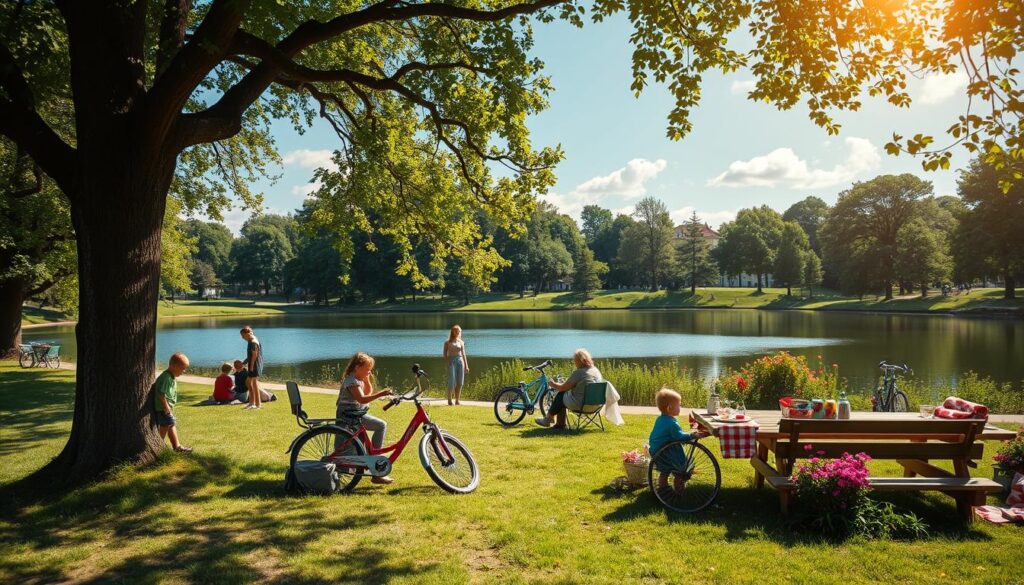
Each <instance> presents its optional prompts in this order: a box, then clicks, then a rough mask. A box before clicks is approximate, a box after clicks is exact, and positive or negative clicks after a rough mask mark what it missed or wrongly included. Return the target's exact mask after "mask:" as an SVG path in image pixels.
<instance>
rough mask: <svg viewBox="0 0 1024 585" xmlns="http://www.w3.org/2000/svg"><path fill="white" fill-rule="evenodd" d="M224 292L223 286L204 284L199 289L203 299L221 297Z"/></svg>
mask: <svg viewBox="0 0 1024 585" xmlns="http://www.w3.org/2000/svg"><path fill="white" fill-rule="evenodd" d="M222 292H224V287H223V286H204V287H200V289H199V297H200V298H203V299H219V298H220V295H221V293H222Z"/></svg>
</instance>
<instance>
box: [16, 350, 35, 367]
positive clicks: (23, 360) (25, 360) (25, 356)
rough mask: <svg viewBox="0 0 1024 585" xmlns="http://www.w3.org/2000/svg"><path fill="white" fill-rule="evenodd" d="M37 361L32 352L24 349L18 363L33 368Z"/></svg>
mask: <svg viewBox="0 0 1024 585" xmlns="http://www.w3.org/2000/svg"><path fill="white" fill-rule="evenodd" d="M35 363H36V360H35V358H34V357H33V356H32V353H31V352H27V351H23V352H21V355H19V356H18V364H19V365H21V367H23V368H31V367H32V366H34V365H35Z"/></svg>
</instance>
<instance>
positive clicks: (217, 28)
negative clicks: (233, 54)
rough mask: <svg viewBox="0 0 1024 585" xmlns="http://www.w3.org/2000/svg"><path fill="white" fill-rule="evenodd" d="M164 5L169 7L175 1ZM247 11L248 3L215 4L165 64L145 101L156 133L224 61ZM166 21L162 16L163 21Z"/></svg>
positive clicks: (226, 1)
mask: <svg viewBox="0 0 1024 585" xmlns="http://www.w3.org/2000/svg"><path fill="white" fill-rule="evenodd" d="M167 1H168V3H172V2H173V1H174V0H167ZM183 1H187V0H183ZM247 7H248V2H246V1H243V0H214V2H213V5H211V6H210V10H209V12H207V14H206V17H205V18H204V19H203V22H202V23H201V24H200V25H199V28H197V29H196V32H195V34H194V35H192V38H191V39H190V40H189V42H187V43H185V45H184V46H183V47H182V48H181V49H180V50H179V51H178V52H177V54H175V55H174V57H173V58H172V59H171V61H170V62H169V63H167V66H166V68H165V69H164V71H163V72H162V73H160V74H158V75H157V78H156V80H155V81H154V83H153V88H152V89H151V90H150V92H149V96H148V97H147V103H148V104H149V105H150V108H151V112H150V122H151V123H153V124H156V125H157V126H158V130H164V129H167V128H169V127H170V125H171V123H172V122H173V121H174V120H175V119H177V117H178V116H179V115H180V112H181V108H182V107H184V105H185V102H186V101H187V100H188V98H189V96H190V95H192V92H193V91H194V90H195V88H196V87H197V86H198V85H199V84H200V83H201V82H202V81H203V79H204V78H205V77H206V76H207V74H209V72H210V71H211V70H213V68H214V67H216V66H217V64H218V63H220V62H221V61H223V59H224V56H225V55H226V54H227V52H228V47H229V46H230V44H231V38H232V36H233V35H234V34H235V31H236V30H238V25H239V23H240V22H241V21H242V15H243V13H244V12H245V9H246V8H247ZM166 18H167V15H166V14H165V20H166ZM162 30H163V25H161V31H162ZM161 36H162V35H161ZM239 118H241V112H239ZM240 125H241V122H240V121H239V126H240ZM161 134H162V133H161Z"/></svg>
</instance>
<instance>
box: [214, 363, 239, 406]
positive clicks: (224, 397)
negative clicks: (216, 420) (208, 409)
mask: <svg viewBox="0 0 1024 585" xmlns="http://www.w3.org/2000/svg"><path fill="white" fill-rule="evenodd" d="M234 386H235V381H234V379H232V378H231V364H229V363H227V362H224V363H223V364H222V365H221V366H220V375H219V376H217V380H216V381H214V383H213V399H214V400H216V401H217V402H231V401H232V400H234V399H235V392H234V390H233V388H234Z"/></svg>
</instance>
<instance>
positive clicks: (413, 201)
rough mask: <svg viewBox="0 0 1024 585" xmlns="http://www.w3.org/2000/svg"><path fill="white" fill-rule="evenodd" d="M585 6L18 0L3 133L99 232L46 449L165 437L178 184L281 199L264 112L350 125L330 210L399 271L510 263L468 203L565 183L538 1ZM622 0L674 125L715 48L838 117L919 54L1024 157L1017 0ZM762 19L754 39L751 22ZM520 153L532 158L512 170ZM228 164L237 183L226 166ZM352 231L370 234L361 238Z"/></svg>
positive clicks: (575, 18)
mask: <svg viewBox="0 0 1024 585" xmlns="http://www.w3.org/2000/svg"><path fill="white" fill-rule="evenodd" d="M582 12H584V7H583V6H582V5H580V4H578V3H576V2H573V1H571V0H535V1H532V2H531V1H526V2H521V3H518V2H515V0H495V1H494V2H487V3H484V2H480V1H479V0H455V1H453V2H451V3H442V2H422V3H411V2H395V1H393V0H381V1H380V2H376V3H337V2H332V1H326V2H318V3H275V2H252V1H247V0H205V1H199V2H195V3H193V2H192V1H191V0H163V1H157V0H148V1H147V0H137V1H135V2H121V1H119V2H111V1H106V2H74V1H71V0H59V1H57V2H55V3H50V2H29V1H27V0H21V1H12V2H6V3H3V4H2V5H0V35H2V37H0V91H2V94H0V133H2V134H4V135H5V136H7V137H8V138H10V139H11V140H12V141H14V142H15V143H16V144H17V145H18V147H19V148H21V149H22V150H24V151H25V152H26V153H27V154H28V156H30V157H31V158H32V159H33V161H34V162H35V163H36V164H38V166H39V168H40V170H41V171H42V172H43V173H45V174H46V175H48V176H49V177H50V178H51V179H52V180H53V181H54V182H55V183H56V184H57V186H58V188H59V189H60V190H61V191H62V192H63V193H64V195H65V196H66V197H67V199H68V201H69V202H70V210H71V217H72V223H73V225H74V228H75V234H76V239H77V244H78V268H79V270H78V272H79V279H80V292H81V294H80V320H79V325H78V330H77V336H78V341H79V343H78V347H79V355H78V376H77V379H76V394H75V414H74V418H73V422H72V431H71V437H70V439H69V442H68V444H67V446H66V447H65V449H64V450H63V451H62V453H61V454H60V455H59V456H58V458H57V459H56V460H55V461H54V462H53V463H52V465H50V466H49V467H48V468H47V470H46V471H47V472H50V471H55V472H59V475H60V477H61V478H64V479H68V480H71V481H81V480H84V479H87V478H91V477H94V476H95V475H96V474H98V473H101V472H103V471H105V470H107V469H109V468H110V467H111V466H112V465H114V464H116V463H117V462H120V461H136V462H143V461H150V460H152V459H153V457H154V456H155V453H156V452H157V450H158V449H159V448H161V442H160V441H159V437H158V435H157V433H156V430H155V428H154V426H153V423H152V420H151V418H150V417H149V416H146V412H145V404H146V393H147V391H148V381H149V380H150V379H151V377H152V374H153V373H154V364H155V362H156V356H155V355H154V353H153V352H154V347H155V344H154V333H155V327H156V309H155V304H156V299H157V295H158V291H159V264H160V245H159V241H158V240H159V238H160V225H161V220H162V218H163V215H164V211H165V206H166V198H167V195H168V192H169V191H170V190H171V188H172V185H173V186H174V189H175V192H176V193H177V194H178V195H179V196H180V198H181V201H183V203H185V206H186V208H187V209H189V210H191V209H198V208H205V209H206V211H208V212H210V214H211V215H215V214H216V212H217V210H218V209H219V208H223V206H224V204H226V203H227V193H228V192H231V191H233V192H235V193H238V194H239V195H240V196H241V197H242V199H243V200H244V201H245V203H246V204H248V205H255V204H258V202H259V195H258V194H251V193H248V192H247V191H246V190H245V188H244V183H245V178H246V177H247V176H251V175H252V174H253V173H257V174H258V173H261V172H262V171H263V170H265V164H266V161H268V160H272V159H274V158H275V157H276V152H275V150H274V146H273V143H272V141H270V140H267V139H266V138H267V137H266V134H265V132H264V130H265V129H266V128H268V127H269V121H270V119H271V118H282V119H285V120H288V121H290V122H291V123H293V124H294V125H295V126H296V128H298V129H300V130H301V129H303V128H304V127H306V126H307V125H308V124H309V123H310V121H311V120H312V118H314V117H315V116H317V115H319V116H321V117H323V118H325V119H326V120H327V121H328V123H329V124H331V125H332V127H333V128H334V130H335V131H336V133H337V134H338V136H339V139H340V142H341V147H340V148H339V151H340V152H341V153H343V155H340V156H338V157H336V162H337V164H338V168H337V170H336V171H335V170H333V169H324V170H322V171H321V172H319V173H318V179H320V181H321V183H322V185H323V188H322V189H321V190H320V192H318V193H317V194H316V195H315V199H316V201H317V202H318V203H319V206H318V207H317V210H316V211H315V212H314V216H313V217H314V219H316V220H317V221H318V222H321V223H322V225H324V226H332V227H334V228H336V229H335V231H336V233H340V234H349V233H351V230H350V229H338V228H353V227H354V228H357V229H360V230H370V231H374V232H381V233H384V234H385V235H391V236H393V237H395V238H397V241H398V242H399V244H400V246H399V247H400V249H401V250H402V253H403V255H405V256H406V257H405V258H404V259H403V261H402V262H401V263H400V265H399V267H398V270H399V271H402V272H405V273H408V274H410V276H411V277H412V278H413V280H414V281H415V283H416V284H417V285H418V286H426V285H429V277H427V276H426V275H423V274H421V273H420V272H419V263H417V262H416V259H415V257H414V253H413V252H414V250H415V249H416V247H415V246H414V245H413V244H412V242H409V241H407V240H406V238H408V237H409V234H415V235H416V237H424V238H426V239H427V241H428V242H429V245H430V248H431V252H432V256H433V258H432V260H431V262H430V266H431V268H432V269H433V270H432V272H431V273H437V274H439V273H441V272H440V270H441V269H443V268H444V266H443V265H444V259H445V258H447V257H449V256H453V255H454V256H455V257H457V258H460V259H461V261H462V264H463V266H464V268H465V274H467V275H468V276H471V277H472V278H474V279H475V282H483V283H486V282H489V279H490V276H489V273H490V272H493V271H494V270H496V269H497V268H499V267H500V266H501V264H502V262H501V260H500V258H499V257H498V256H497V253H496V252H495V251H494V250H493V248H492V247H491V246H490V241H489V239H488V238H487V237H486V236H485V235H484V234H482V233H481V232H480V230H479V226H478V225H476V224H475V223H474V221H473V220H472V217H473V213H469V212H467V211H474V212H475V211H476V210H479V209H486V210H488V211H489V212H491V213H493V214H494V216H495V217H496V218H497V219H498V223H499V224H508V225H509V226H512V225H514V224H516V222H518V221H521V220H522V219H523V218H525V217H526V214H527V213H528V210H529V207H530V205H531V201H532V198H531V196H532V195H535V194H537V193H539V192H544V191H546V190H547V189H548V188H549V187H550V186H551V185H552V184H553V175H552V173H551V172H550V168H551V166H552V165H553V164H554V163H555V162H557V160H558V159H559V158H560V156H561V153H560V152H559V151H557V150H544V151H540V152H537V151H534V150H533V148H532V147H531V144H530V141H529V135H528V132H527V130H526V125H525V119H526V117H527V116H528V115H529V114H531V113H533V112H536V111H537V110H539V109H541V108H543V107H544V105H545V100H544V95H545V93H546V92H547V91H548V89H549V84H548V82H547V80H546V79H545V78H543V77H541V76H540V75H539V74H538V72H539V69H540V63H539V62H538V61H536V60H534V59H530V58H528V56H527V49H528V48H529V47H530V46H531V45H532V36H531V29H530V27H531V24H532V23H531V22H530V21H529V20H528V19H527V18H525V15H530V14H535V13H536V14H539V15H540V19H541V20H542V21H547V20H550V19H551V18H554V17H555V16H561V17H562V18H565V19H568V20H570V21H572V22H573V23H575V24H582V16H581V13H582ZM620 12H627V13H628V14H629V16H630V19H631V20H632V22H633V26H634V33H633V34H632V36H631V41H632V42H633V43H634V44H635V45H636V49H635V50H634V52H633V84H632V87H633V89H634V90H635V91H637V92H639V91H641V90H642V89H643V88H644V87H645V86H646V85H648V83H649V81H650V80H651V79H654V80H656V81H667V82H668V84H669V88H670V90H671V91H672V93H673V96H674V98H675V102H676V105H675V107H674V109H673V111H672V112H671V113H670V114H669V130H668V133H669V136H670V137H672V138H680V137H682V136H684V135H685V134H686V133H688V132H689V131H690V129H691V124H692V123H691V121H690V112H691V110H692V109H693V108H694V106H695V105H696V104H697V103H698V100H699V97H700V83H701V81H702V79H703V78H704V76H705V75H706V74H707V72H709V71H711V70H721V71H726V72H729V71H734V70H736V69H738V68H740V67H743V66H745V65H746V66H749V67H750V69H751V71H752V72H753V74H754V75H755V77H756V84H755V88H754V90H753V91H752V92H751V94H750V97H751V98H752V99H757V100H768V101H769V102H772V103H774V104H775V105H776V106H778V107H780V108H789V107H792V106H793V105H794V104H795V103H797V102H798V101H800V100H801V99H803V98H808V99H806V103H807V104H808V106H809V107H810V115H811V118H812V120H814V121H815V122H816V123H818V124H820V125H822V126H823V127H825V128H826V129H827V130H828V131H829V132H836V131H838V125H836V124H835V123H834V122H833V120H832V118H831V117H830V112H832V111H833V110H835V109H851V110H853V109H857V108H859V107H860V104H861V101H860V98H861V96H862V94H863V93H864V92H869V93H871V94H876V95H877V94H881V95H883V96H885V97H886V98H887V99H889V101H891V102H893V103H895V104H897V105H905V104H907V103H909V99H910V98H909V96H908V95H907V93H906V90H905V87H906V84H905V80H906V75H907V72H908V71H910V70H912V71H914V72H915V73H937V72H946V73H948V72H950V71H952V70H953V69H955V68H956V67H958V64H959V63H961V62H962V63H964V64H965V65H963V68H964V69H965V70H966V73H967V74H968V75H969V77H970V78H971V79H972V81H973V82H972V83H971V84H970V85H969V86H968V92H969V93H971V94H972V95H976V96H980V97H982V98H984V102H985V104H986V107H988V109H989V112H988V114H986V115H984V116H981V115H978V114H976V113H973V112H972V113H971V114H970V116H965V117H964V119H963V120H961V121H960V122H958V123H957V124H956V127H955V128H951V130H950V132H951V133H957V135H959V136H962V139H963V140H962V142H963V144H964V145H965V146H968V147H971V148H974V149H976V150H977V149H981V150H983V152H984V156H986V157H987V158H988V159H989V162H990V163H993V164H997V165H1003V167H1004V168H1003V171H1004V176H1019V174H1020V173H1019V169H1020V168H1021V165H1022V164H1024V163H1022V162H1021V161H1022V160H1024V157H1021V156H1019V155H1020V149H1021V144H1020V140H1021V138H1020V137H1021V132H1020V130H1019V128H1020V126H1019V120H1020V117H1021V110H1020V108H1018V107H1017V104H1019V103H1020V95H1021V93H1020V92H1021V91H1022V90H1021V88H1020V86H1019V85H1017V84H1014V83H1012V81H1013V77H1014V75H1016V71H1017V70H1016V69H1015V68H1014V67H1011V66H1010V65H1011V64H1012V61H1013V59H1014V57H1015V56H1016V55H1017V53H1018V51H1019V50H1020V48H1021V43H1024V41H1022V40H1021V39H1022V38H1024V35H1022V34H1020V28H1021V24H1020V19H1019V18H1017V16H1018V15H1019V12H1018V10H1017V6H1016V4H1015V3H1013V2H986V3H975V2H967V1H966V0H955V1H953V2H947V1H944V0H918V1H915V2H903V1H897V2H892V3H888V4H883V5H878V4H877V3H868V4H860V3H845V4H844V3H838V4H837V3H824V2H821V1H820V0H799V1H798V2H797V3H796V5H794V3H793V2H792V0H681V1H679V2H645V1H642V0H630V1H629V2H622V1H620V0H595V2H594V3H593V4H592V15H591V17H592V18H593V19H595V20H601V19H604V18H608V17H610V16H611V15H613V14H615V13H620ZM747 23H749V24H750V31H751V34H752V36H753V37H754V39H753V43H749V42H747V40H746V39H743V38H737V37H740V36H741V35H736V34H734V33H735V31H736V29H737V28H739V27H740V26H741V25H745V24H747ZM731 44H736V45H737V46H738V47H742V48H732V47H731V46H730V45H731ZM50 63H56V64H57V65H56V66H55V67H53V69H55V70H59V71H61V72H62V73H63V75H62V76H61V77H60V81H61V84H60V88H61V89H62V90H63V91H61V92H58V93H61V94H62V95H64V96H67V97H69V98H70V99H72V100H73V104H74V115H73V119H74V136H73V137H66V136H62V135H60V134H59V133H57V132H55V131H54V130H53V126H54V123H53V120H52V119H50V118H47V117H46V115H45V112H44V110H43V109H41V108H40V107H39V105H40V101H39V100H40V96H42V95H44V92H43V91H40V90H41V85H42V83H41V82H40V81H39V79H38V78H37V77H35V76H34V75H33V74H34V73H35V72H36V71H39V70H43V66H44V65H46V64H50ZM927 138H928V137H925V136H918V135H915V136H914V137H913V138H911V139H909V140H903V139H902V138H900V137H894V141H893V144H892V145H891V148H890V149H889V150H890V151H893V152H896V151H899V149H900V148H904V149H906V150H909V151H913V152H924V151H925V150H927V149H928V148H929V144H928V143H929V142H930V140H926V139H927ZM936 152H937V154H931V153H927V154H926V155H927V156H932V158H929V159H926V160H927V164H932V165H934V166H936V167H937V166H939V165H940V164H941V163H942V162H943V161H944V160H948V159H944V158H943V156H944V154H945V153H946V152H948V151H944V150H942V149H938V150H937V151H936ZM497 165H505V166H506V167H509V168H510V171H509V172H504V171H503V172H502V174H501V175H500V176H498V175H497V174H496V173H495V174H492V169H493V167H495V166H497ZM202 169H208V170H209V172H208V173H204V172H200V171H201V170H202ZM1006 173H1010V174H1009V175H1007V174H1006ZM1013 173H1016V175H1013ZM211 175H213V176H221V177H222V178H223V181H222V182H219V183H215V184H214V185H213V186H212V185H211V184H210V183H209V182H208V181H209V180H210V179H209V177H210V176H211ZM224 185H229V186H231V187H232V188H231V189H227V188H225V187H224ZM370 211H373V212H375V214H376V216H375V217H377V218H378V220H379V223H373V222H371V221H370V219H369V217H368V216H367V215H366V214H367V212H370ZM339 248H340V249H341V250H342V251H343V252H347V253H350V252H351V250H352V247H351V242H346V241H344V239H343V241H342V242H340V243H339Z"/></svg>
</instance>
